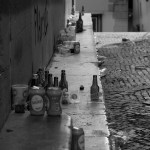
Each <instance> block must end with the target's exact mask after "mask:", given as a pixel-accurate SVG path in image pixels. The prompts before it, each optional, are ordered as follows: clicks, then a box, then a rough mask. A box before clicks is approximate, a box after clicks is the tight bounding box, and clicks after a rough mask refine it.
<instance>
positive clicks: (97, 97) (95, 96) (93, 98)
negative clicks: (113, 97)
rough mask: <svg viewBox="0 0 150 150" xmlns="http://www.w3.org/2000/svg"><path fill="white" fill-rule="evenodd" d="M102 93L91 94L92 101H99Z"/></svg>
mask: <svg viewBox="0 0 150 150" xmlns="http://www.w3.org/2000/svg"><path fill="white" fill-rule="evenodd" d="M99 96H100V93H99V92H95V93H92V94H91V100H95V99H97V100H98V99H99Z"/></svg>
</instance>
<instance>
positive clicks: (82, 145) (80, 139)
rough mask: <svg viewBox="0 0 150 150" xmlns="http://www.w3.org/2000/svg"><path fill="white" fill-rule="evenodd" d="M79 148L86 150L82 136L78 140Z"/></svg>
mask: <svg viewBox="0 0 150 150" xmlns="http://www.w3.org/2000/svg"><path fill="white" fill-rule="evenodd" d="M78 146H79V148H80V150H84V135H81V136H80V137H79V139H78Z"/></svg>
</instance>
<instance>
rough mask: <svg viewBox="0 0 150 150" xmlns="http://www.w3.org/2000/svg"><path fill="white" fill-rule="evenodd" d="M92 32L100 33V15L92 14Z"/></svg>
mask: <svg viewBox="0 0 150 150" xmlns="http://www.w3.org/2000/svg"><path fill="white" fill-rule="evenodd" d="M92 22H93V32H102V14H92Z"/></svg>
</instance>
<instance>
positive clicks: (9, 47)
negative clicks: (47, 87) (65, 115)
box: [0, 0, 72, 129]
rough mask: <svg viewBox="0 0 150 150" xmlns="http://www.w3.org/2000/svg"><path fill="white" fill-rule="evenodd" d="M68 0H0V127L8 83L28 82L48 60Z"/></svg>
mask: <svg viewBox="0 0 150 150" xmlns="http://www.w3.org/2000/svg"><path fill="white" fill-rule="evenodd" d="M71 7H72V3H71V2H70V1H69V0H13V1H12V0H0V82H1V84H0V129H1V127H2V126H3V124H4V122H5V120H6V119H7V116H8V114H9V112H10V108H11V85H13V84H28V81H29V80H30V78H31V77H32V74H33V73H36V72H37V70H38V68H39V67H43V68H46V66H47V65H48V63H49V61H50V60H51V58H52V56H53V53H54V47H55V43H56V40H57V38H58V34H59V31H60V30H61V29H63V28H64V27H65V23H66V18H67V16H68V15H69V14H70V13H71Z"/></svg>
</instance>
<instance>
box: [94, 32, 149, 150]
mask: <svg viewBox="0 0 150 150" xmlns="http://www.w3.org/2000/svg"><path fill="white" fill-rule="evenodd" d="M122 38H127V39H129V40H128V41H125V42H122ZM95 42H96V48H97V52H98V59H99V68H100V72H101V73H100V78H101V82H102V87H103V92H104V97H105V98H104V101H105V106H106V115H107V121H108V127H109V130H110V137H109V139H110V143H111V145H112V150H114V149H115V150H150V38H149V36H148V33H95ZM103 56H104V57H103ZM102 58H103V59H102ZM102 71H105V72H102ZM114 147H115V148H114Z"/></svg>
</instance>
